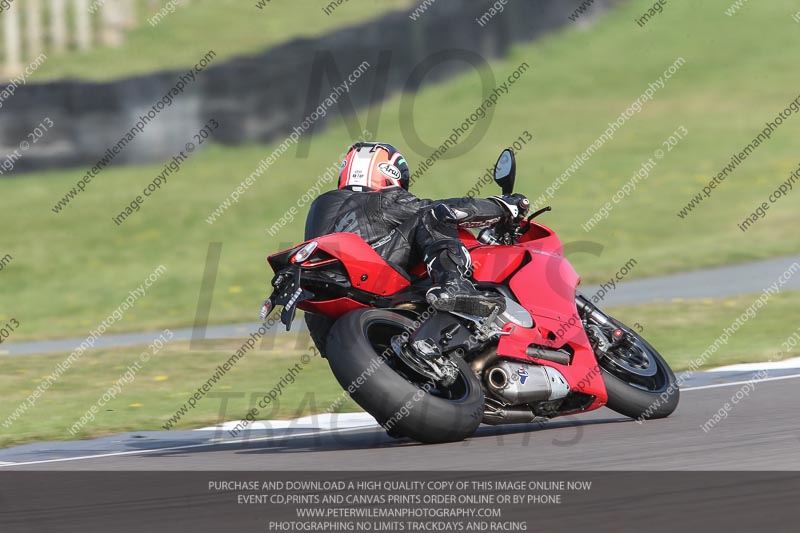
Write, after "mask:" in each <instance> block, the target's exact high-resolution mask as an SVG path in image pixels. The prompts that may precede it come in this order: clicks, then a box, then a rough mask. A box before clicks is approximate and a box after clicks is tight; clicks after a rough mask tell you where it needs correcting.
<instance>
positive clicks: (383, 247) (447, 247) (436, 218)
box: [305, 187, 509, 356]
mask: <svg viewBox="0 0 800 533" xmlns="http://www.w3.org/2000/svg"><path fill="white" fill-rule="evenodd" d="M508 216H509V212H508V211H507V210H506V209H504V208H503V207H502V206H501V205H500V204H498V203H497V202H495V201H493V200H488V199H481V198H465V197H462V198H451V199H447V200H424V199H420V198H417V197H416V196H414V195H413V194H411V193H410V192H408V191H406V190H405V189H402V188H400V187H395V188H390V189H384V190H381V191H375V192H355V191H351V190H348V189H337V190H333V191H329V192H326V193H325V194H323V195H321V196H319V197H318V198H317V199H316V200H315V201H314V203H313V204H311V209H310V210H309V213H308V218H307V219H306V229H305V239H306V240H309V239H313V238H315V237H320V236H322V235H327V234H330V233H339V232H348V233H355V234H357V235H359V236H360V237H361V238H362V239H364V240H365V241H366V242H367V243H368V244H369V245H370V246H372V248H373V249H374V250H375V251H376V252H378V254H380V256H381V257H383V258H384V259H385V260H386V261H387V262H388V263H390V264H391V265H393V266H394V267H396V268H399V269H402V271H404V272H408V271H409V270H410V269H412V268H413V267H414V266H415V265H417V264H418V263H419V262H420V261H422V260H425V261H426V262H430V261H431V260H435V259H440V263H444V267H443V268H445V269H453V270H458V272H459V273H461V274H462V275H466V274H467V272H468V270H469V268H470V266H471V263H470V258H469V253H468V252H467V250H466V249H465V248H464V247H463V245H462V244H461V241H460V240H459V239H458V227H459V226H462V227H479V226H488V225H491V224H494V223H495V222H498V221H500V220H501V219H503V218H507V217H508ZM305 316H306V323H307V324H308V326H309V330H310V332H311V336H312V338H313V339H314V342H315V343H316V345H317V347H318V348H319V349H320V352H321V353H322V354H323V356H324V343H325V338H326V337H327V332H328V329H329V328H330V326H331V325H332V321H331V320H330V319H328V318H327V317H325V316H322V315H313V314H310V313H306V315H305Z"/></svg>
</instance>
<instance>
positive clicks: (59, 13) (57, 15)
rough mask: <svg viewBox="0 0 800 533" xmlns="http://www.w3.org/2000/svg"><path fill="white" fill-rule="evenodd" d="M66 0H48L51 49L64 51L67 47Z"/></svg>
mask: <svg viewBox="0 0 800 533" xmlns="http://www.w3.org/2000/svg"><path fill="white" fill-rule="evenodd" d="M65 2H66V0H50V42H51V43H52V45H53V50H55V51H56V52H59V53H61V52H64V51H65V50H66V49H67V12H66V7H67V6H66V3H65Z"/></svg>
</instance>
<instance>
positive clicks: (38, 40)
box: [25, 0, 42, 58]
mask: <svg viewBox="0 0 800 533" xmlns="http://www.w3.org/2000/svg"><path fill="white" fill-rule="evenodd" d="M25 32H26V33H27V35H26V37H27V41H28V49H27V50H26V51H27V53H28V57H29V58H34V57H39V54H41V53H42V4H41V0H27V2H25Z"/></svg>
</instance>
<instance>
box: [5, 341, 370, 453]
mask: <svg viewBox="0 0 800 533" xmlns="http://www.w3.org/2000/svg"><path fill="white" fill-rule="evenodd" d="M292 337H293V338H294V336H292ZM226 348H229V349H225V351H221V350H222V349H221V348H217V349H215V350H216V351H191V352H190V351H187V350H186V346H185V345H183V346H179V345H175V346H170V345H168V348H166V349H165V350H163V351H161V352H160V353H159V354H157V355H156V356H155V357H153V358H152V359H151V360H150V361H149V362H148V363H144V364H143V366H142V368H141V370H139V371H138V372H137V373H135V379H134V380H133V381H132V382H130V383H128V384H126V385H123V388H122V390H121V392H120V393H119V394H118V395H117V397H116V398H115V399H113V400H111V401H110V402H108V403H106V404H104V405H102V406H98V408H99V412H98V414H97V415H96V418H95V420H94V421H90V422H89V423H88V424H86V425H85V426H84V427H83V429H82V430H81V431H80V432H78V433H77V434H76V435H75V437H72V436H71V435H70V433H69V432H68V429H67V428H70V427H71V426H72V425H73V424H75V423H76V422H78V421H79V420H80V418H81V416H83V415H84V414H85V413H86V412H87V411H88V410H89V409H90V408H91V407H92V406H93V405H95V404H97V402H98V401H99V400H100V399H101V398H102V397H103V395H104V394H105V393H106V392H107V391H108V390H109V388H110V387H112V385H114V383H116V382H117V380H119V379H120V376H121V375H122V374H124V373H125V372H126V370H127V369H128V368H129V367H130V365H132V364H133V363H135V362H136V361H137V360H138V357H139V354H140V353H141V352H142V351H143V348H138V349H137V348H125V349H118V350H98V351H96V352H91V353H90V354H87V355H86V356H84V357H83V358H81V359H80V360H79V361H78V362H77V363H75V364H74V365H73V366H72V367H71V368H70V369H69V371H68V372H66V373H65V374H63V375H62V377H61V378H60V379H59V380H58V381H57V382H56V383H55V384H54V385H53V386H52V387H51V388H50V389H49V390H48V391H46V393H45V394H44V395H42V396H41V397H40V398H39V400H38V401H37V403H36V404H35V406H34V407H33V408H31V409H29V410H28V411H27V412H25V413H24V414H23V416H21V417H20V418H19V419H17V420H16V421H15V422H14V423H13V425H12V426H11V427H10V428H8V429H7V428H5V427H4V426H3V425H2V424H0V447H2V446H10V445H12V444H21V443H24V442H32V441H42V440H70V439H73V438H80V439H85V438H91V437H97V436H101V435H107V434H111V433H119V432H125V431H146V430H163V428H162V427H161V426H162V425H163V424H165V423H167V421H168V420H169V419H170V417H172V416H173V415H174V413H175V411H176V410H177V409H179V408H180V407H181V406H182V405H183V404H184V402H186V401H187V399H188V397H189V396H191V395H192V394H193V393H194V392H195V391H196V390H197V389H198V387H201V386H202V385H203V384H204V383H205V382H206V381H207V380H208V379H209V377H210V376H211V375H212V374H214V372H215V371H216V367H217V365H219V364H221V363H222V362H224V361H225V360H227V359H228V358H229V357H230V355H231V354H232V353H234V352H235V351H236V349H237V348H238V346H234V345H233V344H231V345H230V346H229V347H226ZM280 348H281V349H280V350H271V351H255V352H251V353H249V354H248V355H247V356H246V357H244V358H243V359H240V360H239V362H238V363H237V365H236V366H235V367H234V368H233V369H232V370H230V371H229V372H228V373H227V374H226V375H225V376H224V377H223V378H222V379H221V380H219V381H218V382H217V384H216V385H215V386H214V388H213V389H212V390H211V392H209V393H208V396H206V397H204V398H203V399H202V400H200V401H199V402H197V406H196V407H195V408H194V409H192V410H190V411H189V412H188V414H186V415H185V416H184V417H183V419H182V420H181V421H180V422H179V423H178V424H176V425H175V426H174V427H173V428H172V429H188V428H198V427H205V426H209V425H214V424H216V423H218V422H220V421H221V420H225V421H227V420H238V419H242V418H243V417H244V416H245V414H246V413H247V411H248V410H249V409H250V408H252V407H254V406H256V405H257V402H258V401H259V400H260V399H261V398H262V397H263V396H264V394H265V393H267V392H269V391H270V390H272V389H273V387H275V386H276V385H277V383H278V382H279V381H280V380H281V378H282V377H283V376H285V375H286V373H287V369H288V368H289V367H292V366H294V365H295V364H297V363H300V357H301V355H303V354H306V353H311V352H309V351H308V350H306V349H300V350H298V349H296V348H297V346H296V345H295V343H294V341H292V342H290V343H287V345H285V346H282V347H280ZM303 348H305V344H303ZM63 360H64V355H63V354H58V355H57V354H49V355H35V356H19V357H3V358H0V391H2V392H0V404H2V405H3V409H2V421H3V422H4V421H6V417H7V416H9V414H11V412H13V411H14V409H16V408H17V406H18V405H19V404H20V403H21V402H23V401H24V400H25V399H26V398H27V397H28V395H29V394H31V392H32V391H33V389H34V388H35V387H36V386H37V385H38V384H39V383H41V381H42V379H44V378H46V376H47V375H49V374H50V373H51V372H53V369H54V368H55V366H56V365H57V364H59V363H60V362H62V361H63ZM301 368H303V370H302V371H301V372H300V373H299V374H297V376H296V377H295V382H294V383H293V384H290V385H287V386H286V387H285V388H284V389H283V393H282V394H281V396H279V398H278V402H277V403H273V404H272V406H273V407H272V408H267V409H264V410H262V413H261V414H260V418H261V419H276V418H278V419H280V418H296V417H300V416H304V415H307V414H311V413H317V412H323V411H325V410H327V409H328V408H329V406H331V405H332V404H334V402H336V401H337V400H338V399H339V398H340V397H341V395H342V390H341V388H340V387H339V385H338V383H336V380H335V378H334V377H333V375H332V374H331V372H330V369H329V368H328V365H327V363H326V362H325V361H324V360H322V359H320V358H319V357H313V358H312V359H311V361H310V363H308V364H307V365H301ZM224 399H227V406H226V407H225V409H224V410H223V401H224ZM337 405H338V408H336V409H335V411H337V412H338V411H353V410H354V409H356V405H355V403H354V402H353V401H352V400H351V399H350V398H349V397H347V396H346V395H345V399H344V401H342V402H341V403H340V404H337Z"/></svg>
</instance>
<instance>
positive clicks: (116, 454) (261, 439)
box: [0, 427, 364, 468]
mask: <svg viewBox="0 0 800 533" xmlns="http://www.w3.org/2000/svg"><path fill="white" fill-rule="evenodd" d="M362 429H364V428H363V427H357V428H347V429H339V430H335V429H334V430H326V431H311V432H308V433H297V434H294V435H272V436H269V437H256V438H252V439H234V440H226V441H220V442H204V443H202V444H183V445H181V446H169V447H167V448H151V449H147V450H129V451H126V452H110V453H102V454H97V455H82V456H80V457H62V458H60V459H44V460H41V461H25V462H21V463H0V468H3V467H5V466H22V465H40V464H45V463H62V462H66V461H81V460H84V459H102V458H104V457H120V456H125V455H142V454H147V453H156V452H168V451H172V450H188V449H191V448H208V447H212V446H226V445H229V444H240V443H249V442H264V441H268V440H275V439H282V438H295V437H310V436H313V435H320V434H325V433H347V432H350V431H357V430H362Z"/></svg>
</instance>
